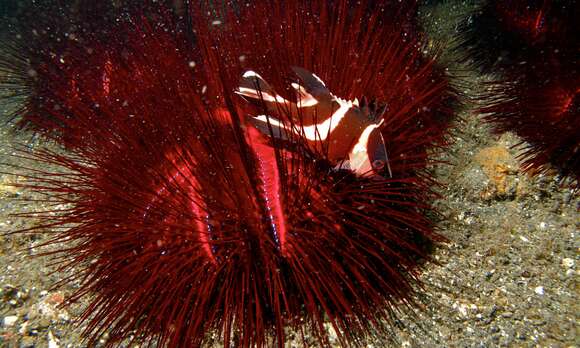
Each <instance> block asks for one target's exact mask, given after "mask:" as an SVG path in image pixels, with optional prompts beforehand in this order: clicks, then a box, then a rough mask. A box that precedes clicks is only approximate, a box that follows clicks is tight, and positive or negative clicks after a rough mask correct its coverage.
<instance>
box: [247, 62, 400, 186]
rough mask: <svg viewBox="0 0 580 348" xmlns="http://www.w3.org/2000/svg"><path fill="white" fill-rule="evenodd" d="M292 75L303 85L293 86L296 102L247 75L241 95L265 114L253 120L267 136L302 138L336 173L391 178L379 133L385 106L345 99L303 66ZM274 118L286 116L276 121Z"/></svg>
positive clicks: (250, 73) (297, 68)
mask: <svg viewBox="0 0 580 348" xmlns="http://www.w3.org/2000/svg"><path fill="white" fill-rule="evenodd" d="M292 70H293V71H294V73H295V74H296V75H297V76H298V77H299V79H300V82H299V83H292V84H291V86H292V88H293V89H294V90H295V92H296V102H293V101H290V100H287V99H285V98H283V97H282V96H280V95H279V94H277V93H276V92H275V91H274V89H273V88H272V87H271V86H270V85H269V84H268V83H267V82H266V81H265V80H264V79H263V78H262V77H261V76H260V75H258V74H257V73H256V72H254V71H251V70H250V71H246V72H245V73H244V74H243V75H242V78H241V80H240V86H239V88H238V90H237V91H236V93H237V94H239V95H241V96H242V97H244V98H245V99H246V100H248V101H249V102H253V103H255V104H256V105H258V106H259V107H261V109H262V110H264V112H265V114H261V115H255V116H250V120H251V122H252V123H253V125H254V126H255V127H256V128H257V129H258V130H260V131H261V132H262V133H263V134H265V135H267V136H271V137H275V138H277V139H282V140H292V139H293V138H295V137H296V136H298V137H301V138H302V139H303V140H304V141H306V142H307V143H308V144H309V145H310V146H313V147H314V148H316V149H318V150H319V151H323V152H324V153H325V155H326V156H327V159H328V160H329V161H330V162H331V163H333V164H334V165H335V166H336V167H335V168H336V169H346V170H350V171H352V172H354V173H355V174H356V175H358V176H372V175H375V174H376V173H384V169H385V166H386V169H387V171H388V174H389V176H391V177H392V173H391V168H390V166H389V161H388V157H387V150H386V146H385V141H384V139H383V136H382V134H381V132H380V127H381V125H382V124H383V122H384V119H383V115H384V113H385V111H386V105H384V106H382V107H379V106H378V105H377V103H375V102H371V103H368V102H367V100H366V98H363V99H362V100H361V102H359V101H358V100H357V99H355V100H354V101H349V100H344V99H341V98H338V97H336V96H335V95H334V94H332V93H331V92H330V91H329V90H328V88H327V87H326V85H325V84H324V82H323V81H322V80H321V79H320V78H319V77H318V76H316V75H315V74H313V73H311V72H309V71H307V70H305V69H303V68H299V67H293V68H292ZM272 115H283V116H284V119H283V120H282V119H278V118H275V117H273V116H272Z"/></svg>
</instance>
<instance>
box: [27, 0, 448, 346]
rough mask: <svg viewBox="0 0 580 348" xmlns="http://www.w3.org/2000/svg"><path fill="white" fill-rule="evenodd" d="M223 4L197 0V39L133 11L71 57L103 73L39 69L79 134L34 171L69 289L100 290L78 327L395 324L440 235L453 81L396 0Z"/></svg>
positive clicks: (60, 119) (201, 339)
mask: <svg viewBox="0 0 580 348" xmlns="http://www.w3.org/2000/svg"><path fill="white" fill-rule="evenodd" d="M229 6H231V7H228V6H226V8H225V9H223V10H216V9H215V8H203V7H199V8H197V7H196V8H194V9H192V12H191V13H190V15H189V16H188V21H189V22H190V25H191V28H192V29H191V30H192V32H193V33H194V34H195V45H190V43H191V42H190V41H188V40H187V39H186V37H187V36H188V35H187V33H184V32H183V31H181V30H180V29H175V28H178V27H179V26H175V25H169V24H168V23H169V22H171V20H169V19H168V16H161V17H155V18H156V19H155V20H154V19H152V17H151V16H139V17H137V16H135V17H132V18H130V21H129V24H127V23H123V24H120V25H118V26H117V27H116V29H115V30H117V32H115V31H113V34H112V35H111V38H110V40H108V42H106V43H100V44H99V46H98V47H86V48H91V50H84V51H83V50H79V51H76V52H88V51H90V52H97V53H96V54H93V53H91V54H89V55H88V56H85V55H84V54H85V53H82V54H80V53H79V55H78V56H71V57H70V59H68V60H67V61H66V64H73V65H74V64H75V62H77V61H82V62H85V63H86V61H87V60H86V59H90V62H91V65H92V66H93V67H94V69H96V70H95V71H98V72H99V73H98V74H81V75H80V76H83V77H84V78H83V79H79V80H78V81H77V82H75V88H74V89H73V90H72V91H71V89H70V85H71V77H70V76H69V77H65V78H60V79H59V78H56V79H45V81H47V83H50V84H52V85H51V87H52V88H49V89H45V91H46V93H47V94H48V95H46V99H45V100H49V101H50V103H51V106H52V107H51V108H45V109H46V110H49V112H50V118H49V120H50V121H51V122H54V125H55V127H57V128H58V127H61V128H60V129H61V131H62V132H61V134H62V133H64V132H72V133H69V134H72V136H69V137H67V139H69V141H67V143H68V145H69V152H68V153H66V154H59V153H55V152H51V151H48V150H47V151H41V152H39V153H38V154H36V155H34V156H33V159H34V160H35V161H41V162H47V163H49V164H51V165H58V166H60V167H61V171H59V172H58V173H52V172H49V171H48V170H46V171H37V172H36V174H32V175H31V176H29V184H28V186H29V187H31V188H32V189H34V190H36V191H39V192H44V193H46V194H47V196H48V197H49V199H50V201H51V202H53V203H54V204H55V205H60V206H62V204H63V203H64V204H66V207H67V208H66V209H64V210H62V208H61V209H60V210H59V211H58V214H57V215H56V216H55V215H54V214H52V213H50V214H42V215H41V217H43V218H45V219H47V220H46V221H45V222H46V223H45V224H44V225H45V226H47V227H51V228H53V229H54V228H55V227H57V229H55V230H54V235H53V238H52V239H51V242H50V243H52V244H59V245H61V244H60V243H61V242H62V243H64V245H66V247H64V248H63V249H61V250H59V251H57V252H56V255H55V256H58V257H59V260H60V262H62V265H63V268H64V269H76V272H75V275H74V278H73V279H67V280H76V281H78V282H80V284H81V286H80V289H79V290H78V291H77V293H75V294H73V295H72V296H71V297H70V298H69V299H68V302H69V303H70V302H75V301H78V300H79V299H80V298H81V297H83V296H85V295H87V294H89V293H91V294H94V297H93V298H92V299H91V302H90V304H89V305H88V307H87V308H86V310H85V313H84V315H83V316H82V319H83V320H85V321H86V322H87V329H86V332H85V335H86V337H88V339H89V340H90V341H91V342H93V341H94V340H96V339H97V338H99V337H100V336H101V335H103V334H104V333H105V332H106V333H108V337H109V339H108V342H107V344H108V346H115V345H117V344H119V343H120V342H122V341H124V340H130V339H133V340H135V341H140V342H145V343H149V344H151V345H153V344H157V345H158V346H167V347H196V346H201V345H203V344H207V343H209V342H211V341H212V340H214V339H213V338H212V335H217V337H219V338H220V340H222V341H223V342H224V344H225V346H230V345H232V344H235V345H236V346H238V345H239V346H242V347H250V346H264V345H277V346H279V347H284V346H285V343H286V342H287V341H288V334H289V333H288V331H287V330H288V329H292V330H293V331H294V332H296V333H301V334H302V335H303V336H302V337H306V336H311V337H312V339H313V340H315V341H316V342H317V344H319V345H328V344H329V334H328V331H327V329H326V328H325V323H329V324H330V325H332V327H333V328H334V329H335V331H336V332H337V335H338V339H339V341H340V343H341V345H343V346H349V345H359V344H362V343H363V342H365V340H366V339H368V338H369V337H371V336H373V335H376V334H379V335H382V334H385V333H388V330H389V324H391V323H393V322H394V321H395V319H396V317H397V313H398V311H399V310H400V309H401V307H408V306H412V305H413V304H414V300H413V294H414V291H415V288H416V286H417V284H418V283H417V282H418V279H417V276H418V273H419V270H420V267H419V265H420V264H421V263H422V261H423V260H425V259H428V247H429V243H432V242H434V241H438V240H440V237H439V236H438V235H437V234H436V233H435V232H434V227H433V223H432V222H431V220H430V219H429V218H428V217H427V215H428V214H429V212H431V208H430V206H429V201H430V200H431V199H432V191H431V189H430V185H432V184H433V183H432V180H431V179H430V178H429V176H428V175H427V173H426V171H425V168H426V165H427V164H428V163H431V160H430V157H429V151H430V149H431V148H432V147H437V146H442V145H444V143H445V134H446V133H445V131H446V127H447V124H448V122H449V120H450V117H451V109H450V106H451V104H452V102H453V100H454V95H453V89H452V88H450V86H449V84H448V82H447V80H446V78H445V76H444V75H443V73H442V72H441V71H440V70H439V68H437V67H436V66H435V64H434V62H433V60H432V59H430V58H425V57H423V55H422V49H421V44H420V38H419V34H418V33H416V32H414V30H415V29H413V26H411V25H403V24H405V23H406V24H408V23H407V22H406V21H407V20H410V18H412V16H411V15H409V14H408V12H407V11H411V10H409V9H406V8H403V7H401V5H398V2H386V3H384V4H376V3H375V2H374V1H356V2H355V1H347V0H342V1H331V2H327V1H296V2H271V1H264V2H248V3H245V2H244V3H239V4H237V5H235V6H234V5H229ZM395 15H397V16H399V15H400V17H396V16H395ZM251 16H254V17H251ZM160 18H163V19H160ZM400 18H403V19H400ZM402 22H405V23H402ZM402 28H407V29H405V30H403V29H402ZM75 45H76V44H75ZM87 45H90V44H88V43H87ZM192 46H193V47H194V49H193V50H192ZM87 57H88V58H87ZM57 59H58V58H57ZM61 64H64V63H61ZM292 69H294V72H295V73H296V74H297V75H295V73H293V72H292ZM40 73H42V71H41V72H40ZM91 76H93V77H91ZM94 76H96V77H94ZM39 78H42V76H40V77H39ZM73 78H74V76H73ZM267 82H269V83H272V85H271V86H270V85H267ZM363 96H364V97H365V98H362V97H363ZM355 98H357V99H355ZM367 98H368V99H367ZM369 100H371V101H369ZM55 106H57V107H55ZM326 121H328V122H327V123H328V124H325V122H326ZM333 122H336V125H332V123H333ZM317 125H318V126H317ZM310 130H311V131H312V132H311V134H310V136H308V135H307V132H308V131H310ZM323 130H324V131H323ZM57 133H58V132H57ZM55 209H56V208H55ZM41 228H42V227H41ZM303 339H304V340H306V338H303Z"/></svg>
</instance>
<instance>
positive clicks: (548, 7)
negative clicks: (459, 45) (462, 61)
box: [465, 0, 580, 178]
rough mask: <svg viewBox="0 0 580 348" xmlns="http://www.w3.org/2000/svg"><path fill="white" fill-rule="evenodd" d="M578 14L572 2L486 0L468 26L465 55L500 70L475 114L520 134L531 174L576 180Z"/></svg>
mask: <svg viewBox="0 0 580 348" xmlns="http://www.w3.org/2000/svg"><path fill="white" fill-rule="evenodd" d="M579 13H580V12H579V11H578V4H577V3H576V2H574V1H559V0H538V1H520V0H510V1H488V2H487V3H486V4H485V5H484V6H483V7H482V8H481V9H480V10H479V11H478V12H477V13H476V14H475V15H474V16H473V17H472V19H471V23H470V24H469V26H468V27H467V28H468V32H467V39H466V40H465V45H466V46H467V47H466V48H467V50H468V52H469V56H470V57H471V58H473V60H474V62H475V64H476V65H477V66H479V67H481V68H482V69H483V70H484V71H489V72H491V71H494V70H497V71H499V72H500V73H501V76H500V77H498V79H499V80H498V81H495V82H493V83H492V86H491V87H490V88H489V90H488V91H487V92H486V93H485V94H484V96H483V98H482V101H483V103H484V106H483V107H482V108H481V109H480V112H481V113H482V114H484V115H485V118H486V120H488V121H490V122H491V123H492V124H493V125H494V126H495V128H496V130H497V131H498V132H504V131H512V132H514V133H516V134H517V135H519V136H520V137H521V138H522V139H523V141H524V142H525V145H524V153H523V155H522V158H523V160H524V165H523V167H524V169H525V170H527V171H529V172H530V173H539V172H545V171H546V170H547V169H548V168H550V167H555V168H557V169H558V170H559V171H560V173H561V174H562V175H563V176H570V177H576V178H580V137H579V136H578V128H579V127H580V109H579V107H580V106H579V105H580V104H579V103H580V101H579V98H580V70H579V69H580V60H579V48H580V30H579V26H578V25H577V23H578V20H579V18H578V14H579ZM498 53H499V56H498ZM550 164H551V165H550Z"/></svg>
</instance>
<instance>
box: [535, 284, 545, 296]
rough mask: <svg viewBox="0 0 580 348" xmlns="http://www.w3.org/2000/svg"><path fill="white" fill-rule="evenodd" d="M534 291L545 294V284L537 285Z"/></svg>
mask: <svg viewBox="0 0 580 348" xmlns="http://www.w3.org/2000/svg"><path fill="white" fill-rule="evenodd" d="M534 292H535V293H536V294H538V295H543V294H544V287H543V286H537V287H536V288H535V289H534Z"/></svg>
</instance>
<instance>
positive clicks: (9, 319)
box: [4, 315, 18, 327]
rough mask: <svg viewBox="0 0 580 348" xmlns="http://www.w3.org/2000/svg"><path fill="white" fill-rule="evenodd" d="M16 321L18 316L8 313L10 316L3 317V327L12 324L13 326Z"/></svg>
mask: <svg viewBox="0 0 580 348" xmlns="http://www.w3.org/2000/svg"><path fill="white" fill-rule="evenodd" d="M17 321H18V317H17V316H15V315H10V316H7V317H4V326H5V327H12V326H14V324H16V322H17Z"/></svg>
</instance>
